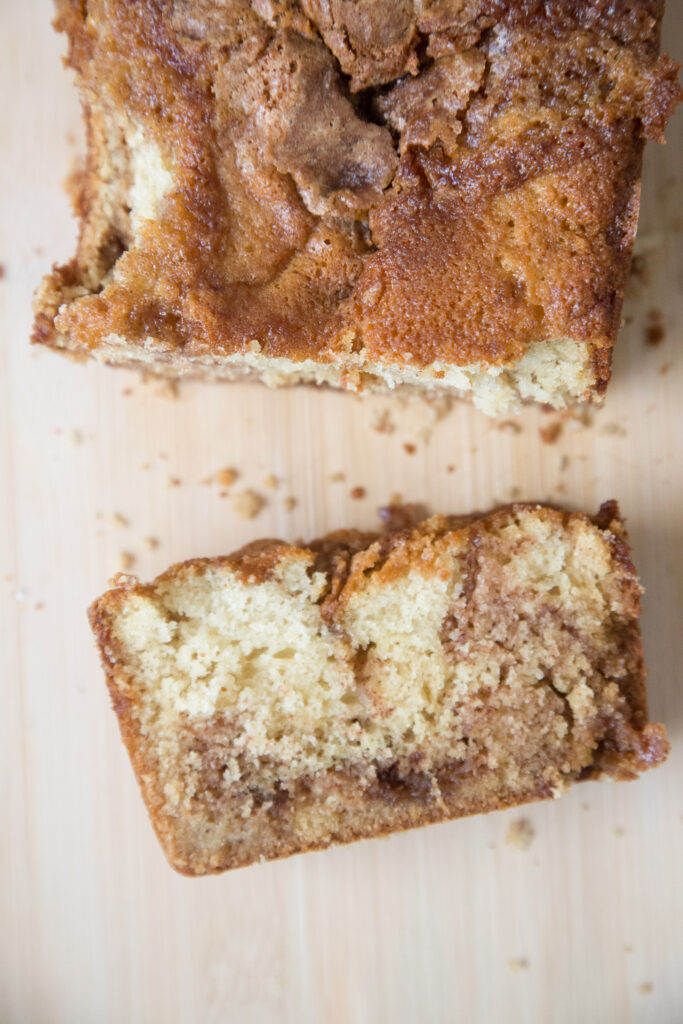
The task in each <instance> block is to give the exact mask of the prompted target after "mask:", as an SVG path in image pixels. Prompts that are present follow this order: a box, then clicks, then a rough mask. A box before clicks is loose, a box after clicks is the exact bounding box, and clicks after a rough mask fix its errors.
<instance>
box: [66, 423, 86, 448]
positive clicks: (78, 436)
mask: <svg viewBox="0 0 683 1024" xmlns="http://www.w3.org/2000/svg"><path fill="white" fill-rule="evenodd" d="M69 440H70V441H71V443H72V444H73V445H79V444H83V431H82V430H79V429H78V427H74V428H73V430H70V431H69Z"/></svg>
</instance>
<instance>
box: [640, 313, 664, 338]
mask: <svg viewBox="0 0 683 1024" xmlns="http://www.w3.org/2000/svg"><path fill="white" fill-rule="evenodd" d="M647 320H648V322H647V324H646V326H645V344H646V345H659V344H661V342H662V341H664V336H665V331H664V324H663V323H662V314H661V313H660V312H659V310H658V309H650V310H648V314H647Z"/></svg>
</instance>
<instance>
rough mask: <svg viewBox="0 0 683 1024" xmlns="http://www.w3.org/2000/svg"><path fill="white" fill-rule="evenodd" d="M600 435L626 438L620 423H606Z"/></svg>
mask: <svg viewBox="0 0 683 1024" xmlns="http://www.w3.org/2000/svg"><path fill="white" fill-rule="evenodd" d="M600 433H601V434H604V435H605V436H611V437H626V430H625V429H624V428H623V427H622V425H621V424H620V423H606V424H605V425H604V427H603V428H602V429H601V431H600Z"/></svg>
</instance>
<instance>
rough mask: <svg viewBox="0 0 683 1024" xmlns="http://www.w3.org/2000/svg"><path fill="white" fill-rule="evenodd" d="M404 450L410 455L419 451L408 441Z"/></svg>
mask: <svg viewBox="0 0 683 1024" xmlns="http://www.w3.org/2000/svg"><path fill="white" fill-rule="evenodd" d="M403 450H404V451H405V452H407V453H408V455H414V454H415V452H416V451H417V448H416V447H415V445H414V444H411V443H410V441H406V442H405V444H404V445H403Z"/></svg>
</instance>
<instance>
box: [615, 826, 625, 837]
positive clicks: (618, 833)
mask: <svg viewBox="0 0 683 1024" xmlns="http://www.w3.org/2000/svg"><path fill="white" fill-rule="evenodd" d="M614 834H615V836H625V835H626V829H625V828H622V827H621V825H617V826H616V827H615V829H614Z"/></svg>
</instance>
